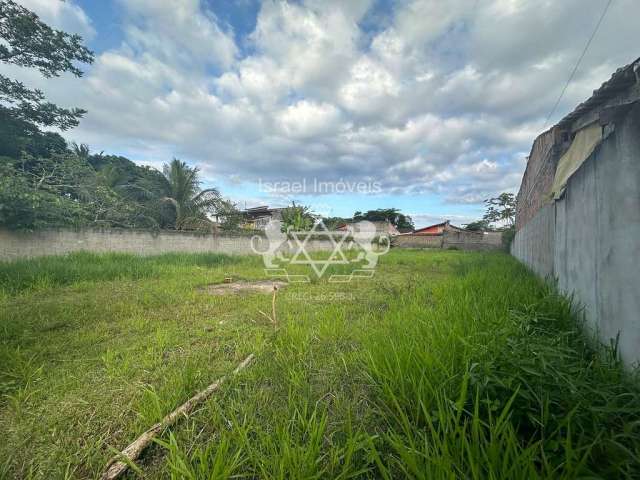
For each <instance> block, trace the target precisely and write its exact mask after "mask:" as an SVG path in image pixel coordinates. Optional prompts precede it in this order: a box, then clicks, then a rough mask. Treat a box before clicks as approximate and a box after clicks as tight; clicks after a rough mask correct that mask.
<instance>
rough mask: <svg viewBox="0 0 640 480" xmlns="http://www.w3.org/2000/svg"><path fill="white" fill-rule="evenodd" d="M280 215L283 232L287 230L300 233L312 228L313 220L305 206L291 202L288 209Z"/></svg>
mask: <svg viewBox="0 0 640 480" xmlns="http://www.w3.org/2000/svg"><path fill="white" fill-rule="evenodd" d="M281 215H282V231H283V232H286V231H288V230H293V231H295V232H301V231H305V230H311V228H312V227H313V223H314V218H313V215H312V214H311V210H310V209H309V207H307V206H304V205H296V202H292V203H291V205H290V206H289V207H287V208H285V209H283V210H282V212H281Z"/></svg>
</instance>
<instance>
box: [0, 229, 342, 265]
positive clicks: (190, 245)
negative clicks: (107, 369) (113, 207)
mask: <svg viewBox="0 0 640 480" xmlns="http://www.w3.org/2000/svg"><path fill="white" fill-rule="evenodd" d="M251 238H252V236H251V235H240V234H238V235H212V234H208V235H204V234H198V233H188V232H168V231H159V232H154V231H147V230H117V229H113V230H99V229H83V230H66V229H59V230H58V229H56V230H41V231H36V232H13V231H8V230H2V229H0V260H15V259H19V258H32V257H40V256H44V255H62V254H65V253H71V252H77V251H89V252H96V253H102V252H123V253H135V254H138V255H159V254H163V253H169V252H189V253H206V252H209V253H225V254H229V255H247V254H253V253H255V252H254V251H253V249H252V248H251ZM254 245H255V246H256V248H258V249H259V250H260V251H262V250H266V249H267V247H268V242H267V241H266V239H265V238H264V237H260V239H259V241H254ZM332 248H333V246H332V243H331V242H329V241H328V240H322V239H313V238H312V239H309V241H308V243H307V245H306V247H305V249H306V250H307V251H324V250H331V249H332Z"/></svg>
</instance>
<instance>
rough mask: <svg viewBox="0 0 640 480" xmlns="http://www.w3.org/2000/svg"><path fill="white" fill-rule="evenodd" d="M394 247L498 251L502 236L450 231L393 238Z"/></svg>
mask: <svg viewBox="0 0 640 480" xmlns="http://www.w3.org/2000/svg"><path fill="white" fill-rule="evenodd" d="M392 245H393V246H394V247H397V248H445V249H446V248H457V249H460V250H496V249H500V248H502V234H501V233H500V232H490V233H486V234H483V233H476V232H459V231H448V232H444V233H443V234H441V235H399V236H397V237H394V238H393V240H392Z"/></svg>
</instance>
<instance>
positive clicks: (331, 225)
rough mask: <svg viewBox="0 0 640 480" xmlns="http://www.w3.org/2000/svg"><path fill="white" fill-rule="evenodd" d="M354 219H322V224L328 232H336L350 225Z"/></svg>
mask: <svg viewBox="0 0 640 480" xmlns="http://www.w3.org/2000/svg"><path fill="white" fill-rule="evenodd" d="M352 220H353V219H351V218H343V217H327V218H323V219H322V223H324V226H325V227H327V230H335V229H337V228H338V227H340V226H342V225H345V224H347V223H350V222H351V221H352Z"/></svg>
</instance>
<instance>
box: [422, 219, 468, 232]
mask: <svg viewBox="0 0 640 480" xmlns="http://www.w3.org/2000/svg"><path fill="white" fill-rule="evenodd" d="M445 231H448V232H456V231H458V232H466V231H467V230H465V229H464V228H460V227H456V226H454V225H451V223H450V222H449V220H445V221H444V222H442V223H436V224H435V225H429V226H428V227H424V228H419V229H418V230H415V231H414V232H413V235H442V234H443V233H444V232H445Z"/></svg>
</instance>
